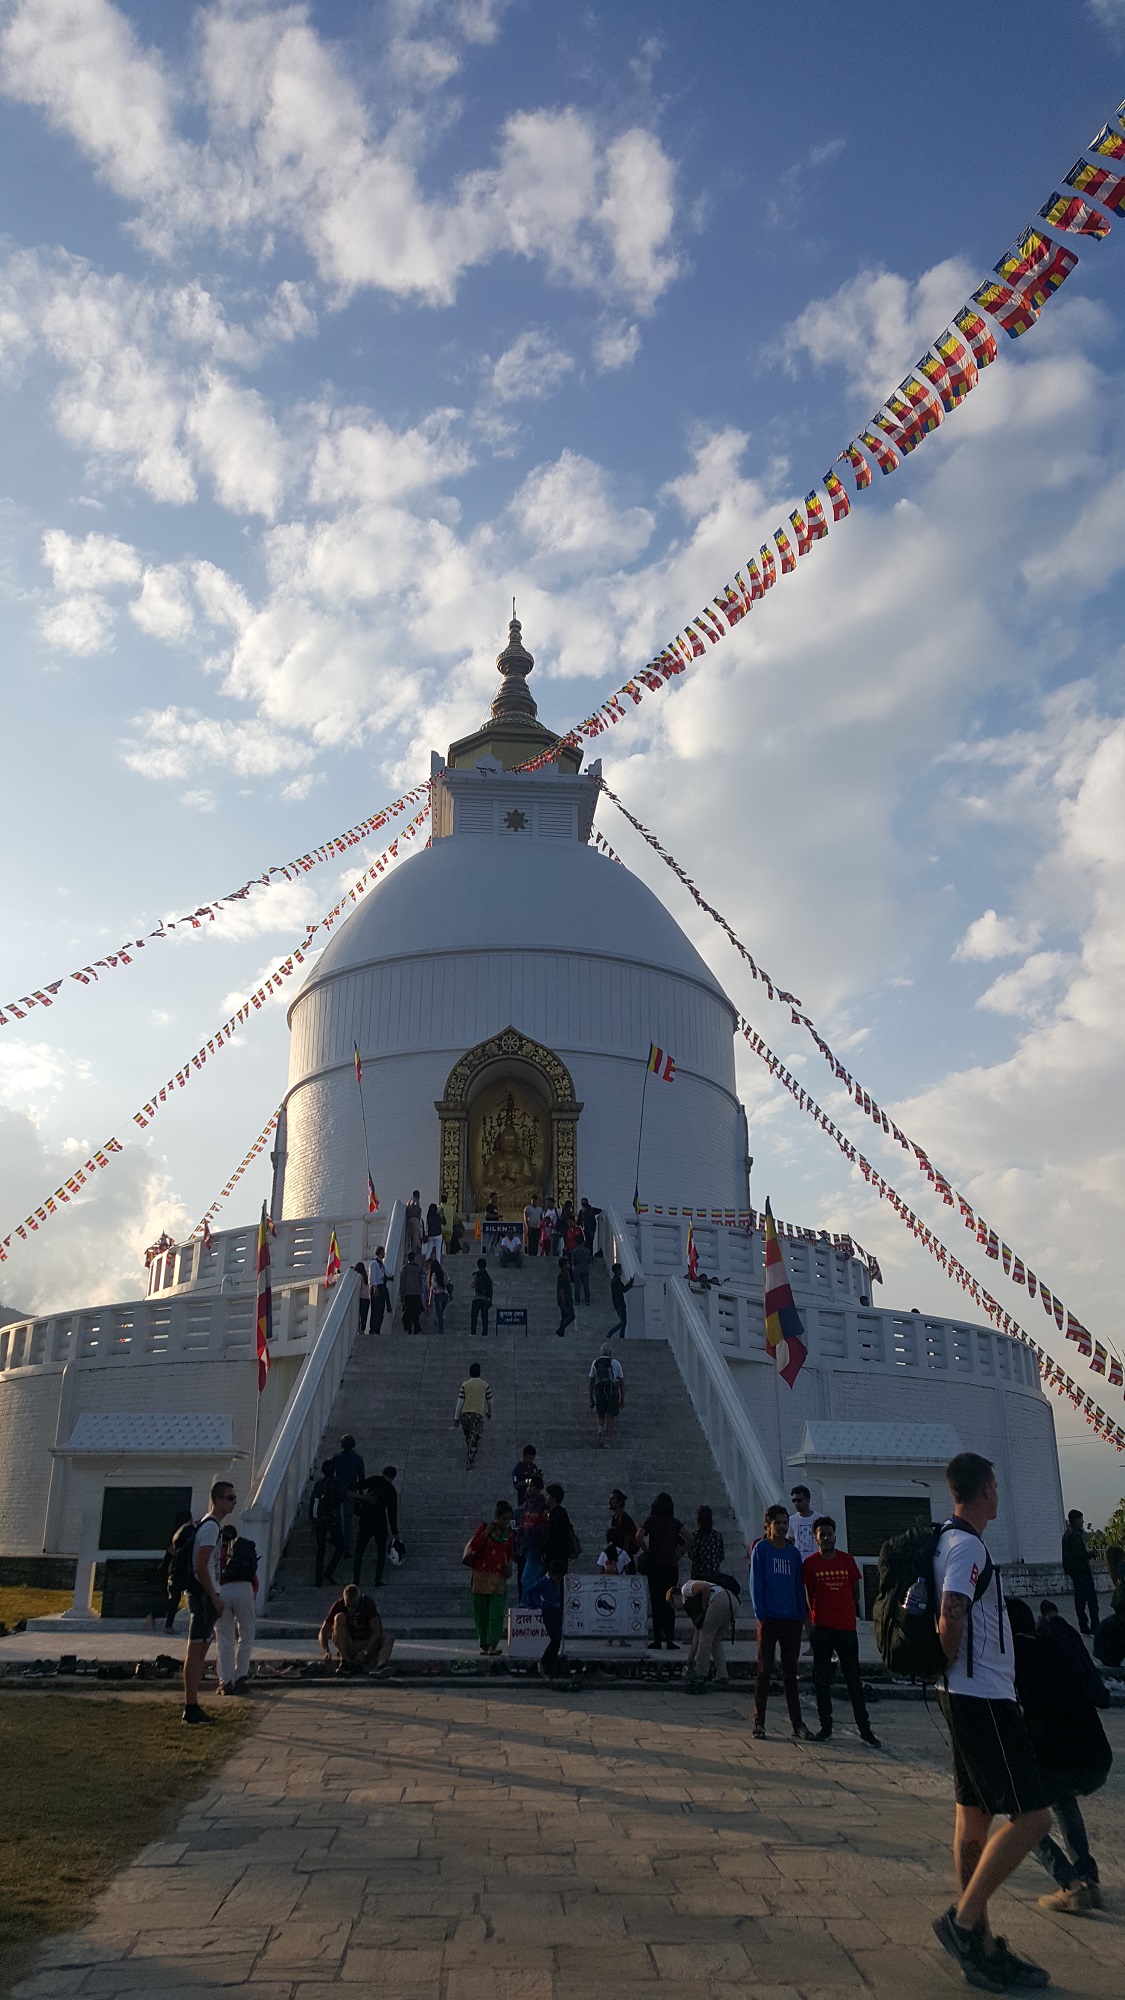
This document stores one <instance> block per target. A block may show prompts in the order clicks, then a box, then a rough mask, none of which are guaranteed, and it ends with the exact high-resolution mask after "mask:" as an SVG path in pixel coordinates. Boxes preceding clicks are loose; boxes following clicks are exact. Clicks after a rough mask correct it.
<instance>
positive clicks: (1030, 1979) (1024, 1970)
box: [988, 1937, 1051, 1991]
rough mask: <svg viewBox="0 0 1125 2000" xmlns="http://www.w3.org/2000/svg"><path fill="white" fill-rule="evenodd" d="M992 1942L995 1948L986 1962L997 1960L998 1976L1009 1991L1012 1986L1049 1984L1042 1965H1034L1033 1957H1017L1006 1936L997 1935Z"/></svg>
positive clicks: (994, 1963)
mask: <svg viewBox="0 0 1125 2000" xmlns="http://www.w3.org/2000/svg"><path fill="white" fill-rule="evenodd" d="M993 1942H994V1944H995V1946H996V1950H995V1951H994V1952H993V1954H992V1956H991V1957H990V1958H989V1960H988V1964H989V1965H990V1966H993V1965H997V1962H999V1963H998V1969H999V1973H1000V1977H1001V1979H1002V1980H1003V1981H1004V1985H1005V1987H1006V1988H1007V1989H1008V1990H1009V1991H1011V1989H1012V1988H1013V1987H1023V1988H1027V1987H1032V1986H1035V1987H1039V1986H1049V1985H1050V1984H1051V1975H1050V1973H1049V1972H1048V1971H1046V1969H1045V1968H1044V1967H1043V1966H1042V1965H1036V1964H1035V1962H1034V1960H1033V1959H1030V1958H1017V1956H1016V1954H1015V1952H1014V1951H1013V1950H1012V1948H1011V1946H1010V1945H1009V1943H1008V1940H1007V1938H1002V1937H998V1938H995V1939H994V1940H993Z"/></svg>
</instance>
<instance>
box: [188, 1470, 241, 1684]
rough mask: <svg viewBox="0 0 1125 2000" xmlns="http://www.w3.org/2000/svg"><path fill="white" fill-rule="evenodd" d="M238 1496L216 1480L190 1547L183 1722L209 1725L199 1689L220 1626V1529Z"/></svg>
mask: <svg viewBox="0 0 1125 2000" xmlns="http://www.w3.org/2000/svg"><path fill="white" fill-rule="evenodd" d="M237 1497H238V1496H237V1495H236V1493H235V1490H234V1487H233V1486H232V1485H231V1483H230V1481H229V1479H217V1480H216V1481H215V1484H214V1485H213V1486H212V1488H211V1505H210V1508H209V1509H208V1511H207V1513H206V1514H204V1516H203V1519H202V1520H201V1522H200V1523H199V1526H198V1528H197V1529H196V1531H195V1540H194V1542H193V1544H192V1555H191V1576H190V1578H189V1579H188V1586H187V1601H188V1636H187V1650H186V1652H185V1653H184V1713H183V1720H184V1721H185V1722H193V1723H200V1722H210V1720H211V1718H210V1716H209V1715H208V1714H207V1712H206V1710H205V1709H203V1708H201V1707H200V1705H199V1686H200V1682H201V1681H202V1679H203V1664H204V1661H205V1660H206V1658H207V1648H208V1646H209V1645H210V1644H211V1637H212V1634H213V1632H214V1630H215V1627H216V1625H217V1624H218V1622H219V1616H220V1613H221V1612H222V1608H223V1600H222V1597H221V1595H220V1592H219V1529H220V1527H221V1525H222V1523H223V1522H224V1521H225V1520H226V1518H227V1515H228V1514H233V1512H234V1509H235V1505H236V1502H237Z"/></svg>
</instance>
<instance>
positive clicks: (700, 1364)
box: [664, 1278, 784, 1543]
mask: <svg viewBox="0 0 1125 2000" xmlns="http://www.w3.org/2000/svg"><path fill="white" fill-rule="evenodd" d="M664 1334H665V1338H666V1339H667V1342H668V1345H669V1347H670V1348H671V1350H672V1353H673V1354H674V1356H675V1358H676V1366H677V1367H678V1368H679V1371H680V1374H681V1375H682V1377H683V1380H684V1386H685V1388H686V1389H687V1392H688V1395H689V1396H690V1397H691V1400H692V1403H693V1404H694V1406H695V1411H696V1414H697V1416H698V1418H699V1421H700V1424H701V1426H702V1429H703V1434H704V1436H705V1438H706V1439H707V1442H708V1444H709V1445H710V1447H711V1450H712V1452H713V1453H714V1456H715V1462H716V1464H717V1465H718V1468H719V1471H720V1472H721V1474H722V1476H723V1484H724V1486H725V1487H726V1490H727V1497H728V1498H729V1500H730V1504H731V1506H732V1508H733V1509H734V1513H735V1516H736V1518H737V1520H738V1524H739V1526H740V1528H741V1529H742V1532H743V1534H744V1535H745V1536H746V1539H747V1542H748V1543H749V1542H751V1541H753V1540H755V1539H756V1538H757V1536H758V1535H760V1534H761V1532H762V1515H763V1513H764V1511H765V1509H766V1507H768V1506H769V1505H771V1503H772V1502H773V1501H775V1500H777V1499H778V1498H779V1496H780V1495H781V1494H782V1492H783V1491H784V1480H783V1477H782V1472H781V1467H780V1466H775V1465H774V1463H773V1461H772V1459H771V1458H770V1455H769V1453H768V1452H767V1451H766V1450H765V1447H764V1446H763V1444H762V1441H761V1439H760V1438H759V1436H758V1434H757V1432H756V1430H755V1429H754V1426H753V1424H752V1422H751V1420H750V1417H749V1416H748V1414H747V1412H746V1410H745V1409H744V1407H743V1405H742V1402H741V1399H740V1397H739V1394H738V1391H737V1389H736V1388H735V1385H734V1382H733V1380H732V1377H731V1372H730V1368H729V1365H728V1363H727V1360H726V1357H725V1355H723V1354H721V1353H720V1352H719V1351H718V1349H717V1348H716V1345H715V1341H714V1337H713V1335H712V1333H711V1329H710V1326H709V1325H708V1323H707V1321H706V1320H705V1319H704V1317H703V1314H702V1313H701V1312H700V1311H699V1308H698V1306H697V1304H696V1302H695V1298H694V1295H693V1294H692V1292H691V1290H690V1289H689V1287H688V1285H687V1282H686V1280H684V1279H683V1278H668V1279H666V1280H665V1284H664Z"/></svg>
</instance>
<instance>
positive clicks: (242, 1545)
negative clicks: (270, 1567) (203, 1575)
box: [222, 1535, 258, 1583]
mask: <svg viewBox="0 0 1125 2000" xmlns="http://www.w3.org/2000/svg"><path fill="white" fill-rule="evenodd" d="M257 1574H258V1548H257V1544H256V1543H255V1542H252V1541H250V1540H249V1538H248V1537H247V1536H246V1535H236V1536H235V1539H234V1541H233V1542H232V1543H231V1545H230V1554H229V1555H228V1557H227V1559H226V1562H225V1564H224V1565H223V1576H222V1580H223V1582H224V1583H253V1581H254V1578H255V1577H256V1576H257Z"/></svg>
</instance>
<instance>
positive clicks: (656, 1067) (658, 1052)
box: [648, 1042, 676, 1083]
mask: <svg viewBox="0 0 1125 2000" xmlns="http://www.w3.org/2000/svg"><path fill="white" fill-rule="evenodd" d="M648 1067H649V1069H650V1070H651V1071H652V1074H653V1076H658V1077H659V1078H660V1081H661V1082H662V1083H674V1082H675V1081H676V1065H675V1063H674V1062H673V1061H672V1058H671V1056H670V1055H668V1053H667V1052H666V1050H664V1049H658V1048H657V1046H656V1043H655V1042H650V1043H649V1045H648Z"/></svg>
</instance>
